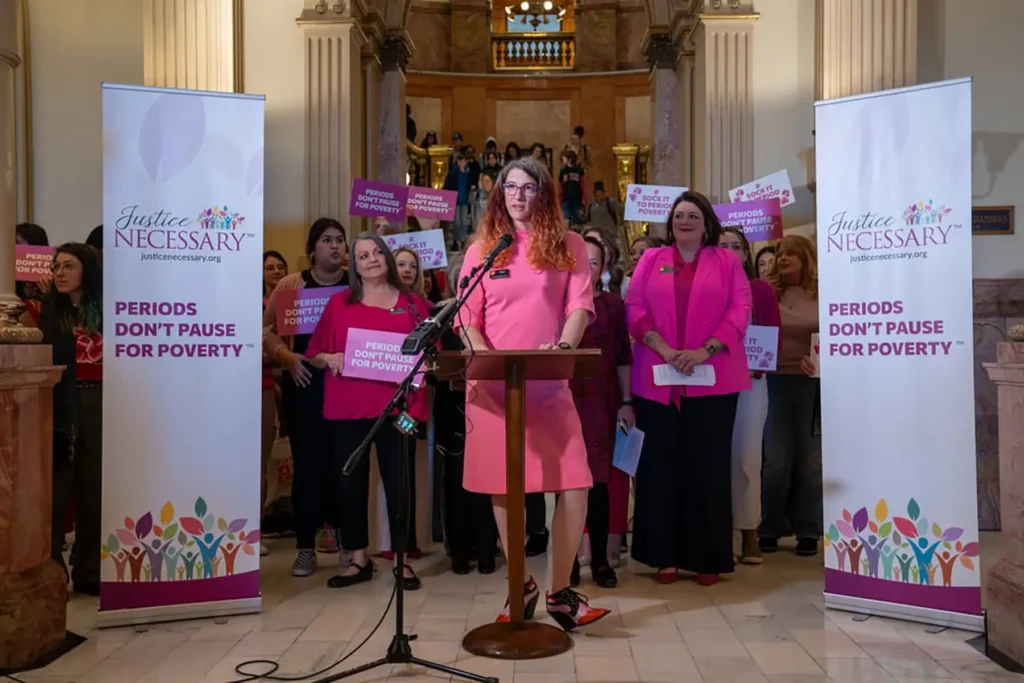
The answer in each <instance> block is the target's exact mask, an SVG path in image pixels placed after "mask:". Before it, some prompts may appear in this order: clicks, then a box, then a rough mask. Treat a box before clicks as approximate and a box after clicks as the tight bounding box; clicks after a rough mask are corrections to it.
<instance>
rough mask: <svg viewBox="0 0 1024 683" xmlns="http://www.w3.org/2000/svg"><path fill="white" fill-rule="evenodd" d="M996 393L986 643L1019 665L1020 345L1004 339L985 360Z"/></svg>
mask: <svg viewBox="0 0 1024 683" xmlns="http://www.w3.org/2000/svg"><path fill="white" fill-rule="evenodd" d="M985 370H986V371H987V372H988V375H989V377H990V378H991V379H992V381H993V382H995V384H996V387H997V388H998V395H999V399H998V401H999V492H1000V493H999V498H1000V507H1001V510H1002V520H1003V533H1002V540H1003V552H1004V555H1003V557H1002V558H1000V559H999V561H997V562H996V563H995V564H994V565H992V566H991V567H990V568H989V570H988V573H987V584H986V596H985V598H986V599H985V609H986V611H987V612H988V645H989V648H990V649H991V650H993V651H994V653H997V654H998V655H1001V656H1002V657H1005V658H1007V659H1010V660H1012V661H1014V662H1016V663H1017V664H1018V665H1021V666H1024V467H1022V466H1021V463H1024V343H1019V342H1004V343H1001V344H999V345H998V347H997V349H996V362H995V363H985Z"/></svg>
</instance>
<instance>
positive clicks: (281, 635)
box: [17, 535, 1024, 683]
mask: <svg viewBox="0 0 1024 683" xmlns="http://www.w3.org/2000/svg"><path fill="white" fill-rule="evenodd" d="M993 539H994V540H993ZM985 541H987V542H985ZM269 543H270V545H271V549H272V551H273V552H272V554H271V555H270V556H269V557H266V558H264V568H263V570H262V576H263V612H262V614H258V615H250V616H243V617H232V618H226V619H217V620H203V621H193V622H179V623H173V624H164V625H154V626H148V627H140V628H120V629H108V630H103V631H97V630H96V629H95V624H96V600H95V599H88V598H81V597H74V598H73V599H72V600H71V602H70V603H69V605H68V627H69V628H70V629H71V630H72V631H75V632H77V633H81V634H84V635H87V636H88V641H87V642H85V643H84V644H82V645H80V646H79V647H78V648H76V649H75V650H73V651H72V652H70V653H69V654H67V655H65V656H64V657H63V658H62V659H60V660H58V661H56V662H54V663H53V664H51V665H50V666H48V667H46V668H45V669H41V670H38V671H34V672H29V673H23V674H19V675H18V676H17V678H18V679H20V680H22V681H25V682H26V683H70V682H76V683H129V682H133V683H134V682H146V683H158V682H160V683H165V682H166V683H171V682H173V683H186V682H209V683H226V682H229V681H235V680H239V679H242V678H243V677H241V676H239V675H238V674H236V673H235V666H236V665H238V664H240V663H241V662H244V661H246V660H250V659H263V660H270V661H273V662H276V663H278V664H279V665H280V671H279V672H278V675H286V676H287V675H302V674H309V673H312V672H314V671H317V670H320V669H322V668H324V667H326V666H329V665H330V664H331V663H332V662H334V661H335V660H337V659H339V658H341V657H342V656H345V655H346V654H348V653H352V652H353V651H354V650H355V649H356V647H357V645H358V644H359V643H360V642H362V641H363V640H364V639H366V638H367V636H368V635H369V634H370V632H371V631H372V629H373V628H374V625H375V624H376V623H377V622H378V620H379V619H380V616H381V612H382V610H383V609H384V607H385V605H386V604H387V602H388V598H389V595H390V581H388V578H389V576H390V575H389V573H388V572H386V571H384V572H378V574H377V576H376V577H375V579H374V581H373V582H372V583H370V584H365V585H363V586H359V587H355V588H350V589H344V590H329V589H328V588H327V587H326V579H327V577H328V576H330V573H331V571H332V569H333V568H334V567H333V565H334V563H335V562H336V561H337V560H336V559H335V557H332V556H329V555H321V556H320V561H321V568H320V571H319V572H318V574H317V575H316V576H315V577H313V578H309V579H293V578H292V577H291V576H290V575H289V573H288V569H289V567H290V564H291V561H292V559H293V554H292V551H291V548H292V547H293V541H291V540H290V539H282V540H271V541H269ZM983 545H984V546H985V555H989V553H991V552H993V550H992V549H993V546H994V545H996V546H997V545H998V535H989V538H988V539H983ZM997 550H998V549H997V548H996V551H997ZM529 565H530V568H531V570H532V571H533V573H534V575H535V576H536V577H537V579H538V582H539V583H541V585H542V586H543V585H544V584H543V581H542V576H543V575H545V574H546V573H547V567H546V558H544V557H540V558H535V559H533V560H530V562H529ZM416 567H417V570H418V571H419V574H420V576H421V577H422V578H423V582H424V585H423V588H422V590H420V591H417V592H415V593H411V594H408V605H407V617H408V623H409V624H411V627H412V628H411V630H412V632H413V633H415V634H417V636H418V638H417V640H415V641H414V643H413V649H414V652H415V653H416V654H417V655H418V656H420V657H424V658H426V659H432V660H435V661H440V662H445V663H449V664H454V665H456V666H458V667H460V668H464V669H468V670H470V671H474V672H477V673H481V674H486V675H492V676H498V677H499V678H500V680H501V681H502V682H503V683H571V682H574V681H579V682H580V683H583V682H589V681H603V682H606V683H626V682H630V681H672V682H673V683H699V682H700V681H706V682H707V683H755V682H759V683H764V682H766V681H770V682H773V683H784V682H786V683H788V682H792V683H798V682H799V683H811V682H816V681H848V682H851V683H852V682H854V681H871V682H879V683H881V682H891V681H900V682H903V683H910V682H912V681H964V682H965V683H974V682H979V683H980V682H983V681H984V682H996V681H999V682H1003V681H1005V682H1007V683H1009V682H1010V681H1019V682H1020V683H1024V676H1017V675H1014V674H1011V673H1008V672H1006V671H1005V670H1003V669H1002V668H1000V667H999V666H997V665H996V664H995V663H993V662H991V661H989V660H988V659H986V658H985V656H984V655H983V654H982V653H980V652H979V651H978V650H976V649H975V647H973V646H972V645H971V644H970V643H969V642H968V641H970V640H971V639H972V638H974V636H975V634H971V633H966V632H961V631H952V630H946V631H941V632H935V631H936V629H933V628H929V627H924V626H920V625H916V624H911V623H904V622H898V621H892V620H888V619H880V618H877V617H872V618H868V619H866V620H863V617H858V616H855V615H852V614H848V613H842V612H834V611H828V612H825V611H824V609H823V606H822V595H821V593H822V560H821V556H820V555H819V556H818V557H817V558H811V559H804V558H797V557H796V556H795V555H794V554H793V553H792V551H791V549H785V548H784V549H783V551H781V552H779V553H778V554H776V555H773V556H770V557H768V558H767V561H766V562H765V564H764V565H763V566H761V567H741V568H739V571H738V572H737V573H736V574H734V575H733V576H732V577H731V578H730V579H729V580H727V581H724V582H723V583H721V584H719V585H717V586H714V587H712V588H709V589H706V588H701V587H699V586H697V585H696V584H695V583H693V582H692V581H681V582H679V583H678V584H675V585H672V586H660V585H657V584H655V582H654V581H653V580H652V578H651V577H650V575H648V574H646V573H641V572H639V571H636V572H634V571H633V570H632V569H623V570H620V573H619V576H620V579H621V586H620V587H619V588H618V589H616V590H601V589H598V588H596V587H595V586H593V585H592V584H590V583H589V580H588V575H587V570H586V569H584V583H583V587H582V589H581V590H583V591H585V592H586V593H587V594H588V595H589V596H590V597H591V599H592V601H593V602H594V603H595V604H597V605H601V606H605V607H610V608H612V609H614V610H615V613H614V614H613V615H612V616H610V617H608V618H607V619H605V620H604V621H602V622H600V623H599V624H596V625H594V626H593V627H591V628H590V629H588V630H587V631H586V632H585V633H579V634H577V635H575V636H574V640H575V647H574V649H573V650H572V651H571V652H569V653H567V654H565V655H563V656H560V657H555V658H552V659H543V660H535V661H524V662H510V661H495V660H487V659H480V658H476V657H473V656H471V655H469V654H467V653H466V652H464V651H462V650H461V649H460V645H459V642H460V640H461V638H462V636H463V634H464V633H465V632H466V631H467V630H469V629H470V628H472V627H474V626H477V625H479V624H483V623H486V622H488V621H490V620H492V619H494V617H495V616H496V615H497V613H498V610H499V609H500V608H501V605H502V603H503V602H504V600H505V593H506V588H505V576H504V574H503V573H502V571H500V570H499V571H498V572H497V573H495V574H493V575H491V576H481V575H479V574H475V573H474V574H471V575H468V576H455V575H453V574H452V573H450V572H448V571H447V568H448V565H447V562H446V561H445V560H444V558H443V556H442V555H441V554H440V553H437V554H434V555H428V556H427V557H426V558H424V559H423V560H421V561H419V562H417V563H416ZM392 627H393V621H392V619H391V615H389V616H388V618H387V619H386V620H385V621H384V623H383V625H382V626H381V628H380V630H379V631H378V632H377V633H376V634H375V635H373V636H372V637H370V638H369V640H368V641H367V642H366V644H365V645H364V646H363V647H362V648H361V649H359V650H358V652H354V654H352V656H351V657H350V658H349V659H347V660H346V662H345V663H344V664H342V665H341V666H339V667H338V668H336V669H333V670H332V673H333V672H334V671H338V670H340V669H342V668H345V667H348V666H354V665H359V664H362V663H365V662H367V661H370V660H371V659H374V658H376V657H378V656H380V655H381V654H382V653H383V652H384V650H385V648H386V646H387V644H388V642H389V640H390V637H391V634H390V632H391V629H392ZM254 670H256V671H259V670H260V669H258V668H257V669H254ZM264 670H265V669H264ZM348 680H353V681H402V682H404V683H414V682H418V681H423V682H430V683H436V682H437V681H441V680H448V678H447V677H445V676H439V675H435V674H431V673H428V672H426V671H424V670H422V669H418V668H413V667H409V668H403V667H395V668H394V669H391V670H387V669H377V670H375V671H372V672H368V673H366V674H363V675H361V676H359V677H356V678H353V679H348Z"/></svg>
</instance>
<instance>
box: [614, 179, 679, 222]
mask: <svg viewBox="0 0 1024 683" xmlns="http://www.w3.org/2000/svg"><path fill="white" fill-rule="evenodd" d="M684 192H686V188H685V187H674V186H672V185H630V186H629V187H628V188H627V189H626V210H625V214H624V218H625V220H627V221H644V222H647V223H667V222H668V213H669V211H671V210H672V202H674V201H675V200H676V198H677V197H678V196H679V195H681V194H682V193H684Z"/></svg>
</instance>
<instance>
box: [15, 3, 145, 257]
mask: <svg viewBox="0 0 1024 683" xmlns="http://www.w3.org/2000/svg"><path fill="white" fill-rule="evenodd" d="M28 6H29V22H30V30H31V49H32V63H31V68H32V125H33V141H32V147H33V159H34V163H35V172H34V178H33V184H34V189H35V221H36V223H38V224H40V225H42V226H43V227H44V228H46V230H47V232H48V233H49V235H50V242H51V243H57V244H59V243H61V242H67V241H72V240H74V241H80V242H84V241H85V238H86V236H87V235H88V234H89V231H90V230H92V228H94V227H95V226H96V225H98V224H99V223H100V222H101V221H102V220H103V185H102V179H103V143H102V128H103V118H102V110H101V102H102V98H101V95H100V84H101V83H103V82H110V83H128V84H139V83H142V2H141V1H140V0H103V1H102V2H97V1H96V0H29V3H28Z"/></svg>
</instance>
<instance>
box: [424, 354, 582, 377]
mask: <svg viewBox="0 0 1024 683" xmlns="http://www.w3.org/2000/svg"><path fill="white" fill-rule="evenodd" d="M471 357H472V361H470V358H471ZM600 360H601V351H600V350H599V349H572V350H569V349H554V350H542V349H532V350H526V349H523V350H497V349H487V350H485V351H475V352H473V353H472V354H470V352H469V351H442V352H441V353H440V354H439V355H438V363H437V374H438V375H439V376H440V377H441V378H442V379H451V378H453V377H456V376H458V375H462V374H463V371H465V378H466V379H474V380H478V379H492V380H505V378H506V373H507V371H508V370H510V369H511V368H512V367H520V368H522V372H523V373H524V374H525V376H526V379H528V380H559V379H593V378H594V377H597V373H598V369H599V367H600Z"/></svg>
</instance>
